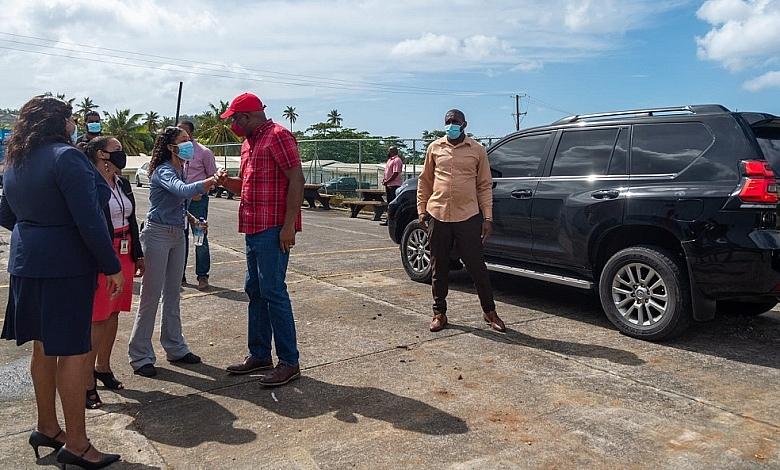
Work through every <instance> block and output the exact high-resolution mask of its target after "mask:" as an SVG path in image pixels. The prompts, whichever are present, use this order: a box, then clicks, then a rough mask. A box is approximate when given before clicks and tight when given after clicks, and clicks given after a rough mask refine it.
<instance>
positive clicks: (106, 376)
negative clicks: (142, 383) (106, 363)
mask: <svg viewBox="0 0 780 470" xmlns="http://www.w3.org/2000/svg"><path fill="white" fill-rule="evenodd" d="M95 380H100V381H101V382H103V386H104V387H106V388H107V389H109V390H122V389H124V388H125V385H124V384H123V383H122V382H120V381H118V380H117V379H116V377H115V376H114V373H113V372H98V371H95Z"/></svg>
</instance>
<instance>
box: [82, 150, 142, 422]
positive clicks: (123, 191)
mask: <svg viewBox="0 0 780 470" xmlns="http://www.w3.org/2000/svg"><path fill="white" fill-rule="evenodd" d="M84 151H85V153H86V154H87V157H89V159H90V160H92V162H93V163H94V164H95V166H96V167H97V169H98V172H99V173H100V174H101V175H102V176H103V178H104V179H105V180H106V183H108V186H109V187H110V188H111V198H110V199H109V202H108V204H107V205H106V206H105V207H104V212H105V216H106V223H107V224H108V228H109V232H111V233H113V240H114V250H115V251H116V254H117V256H118V257H119V261H120V263H121V265H122V274H123V275H124V276H125V279H128V280H130V279H133V277H134V276H136V277H140V276H143V273H144V258H143V252H142V248H141V242H140V240H139V237H138V222H137V221H136V218H135V198H134V197H133V190H132V186H131V184H130V181H128V180H127V179H126V178H123V177H122V176H119V175H120V174H121V170H122V169H123V168H124V167H125V164H126V163H127V156H126V155H125V152H124V151H122V144H121V143H120V142H119V141H118V140H117V139H115V138H114V137H111V136H101V137H96V138H94V139H92V140H91V141H90V142H89V143H88V144H87V145H86V147H85V149H84ZM105 283H106V278H105V276H104V275H102V274H100V275H98V288H97V290H96V291H95V301H94V307H93V310H92V352H91V353H90V354H91V360H90V361H89V362H88V363H89V364H94V369H92V368H90V369H88V377H87V401H86V406H87V408H89V409H95V408H99V407H100V406H101V405H102V404H103V403H102V402H101V401H100V396H99V395H98V393H97V380H99V381H101V382H102V383H103V385H104V386H105V387H106V388H108V389H111V390H120V389H122V388H124V386H123V385H122V382H120V381H118V380H117V379H116V377H115V376H114V373H113V372H112V371H111V350H112V349H113V347H114V342H115V341H116V332H117V327H118V324H119V318H118V316H119V312H129V311H130V306H131V304H132V302H133V289H132V287H131V286H132V284H130V283H129V282H128V284H130V285H129V286H128V288H127V289H125V290H124V291H123V292H122V293H121V294H120V295H117V296H116V297H111V296H110V295H109V294H108V292H107V290H106V289H103V288H102V286H104V285H105Z"/></svg>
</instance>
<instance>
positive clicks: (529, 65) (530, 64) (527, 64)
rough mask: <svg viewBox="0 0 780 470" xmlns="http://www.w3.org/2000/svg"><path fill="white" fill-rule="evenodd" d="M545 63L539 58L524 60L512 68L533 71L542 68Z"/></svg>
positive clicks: (517, 70) (519, 70) (513, 69)
mask: <svg viewBox="0 0 780 470" xmlns="http://www.w3.org/2000/svg"><path fill="white" fill-rule="evenodd" d="M542 67H544V64H542V62H540V61H538V60H522V61H520V63H518V64H517V65H515V66H514V67H512V68H511V70H512V71H515V72H533V71H535V70H541V68H542Z"/></svg>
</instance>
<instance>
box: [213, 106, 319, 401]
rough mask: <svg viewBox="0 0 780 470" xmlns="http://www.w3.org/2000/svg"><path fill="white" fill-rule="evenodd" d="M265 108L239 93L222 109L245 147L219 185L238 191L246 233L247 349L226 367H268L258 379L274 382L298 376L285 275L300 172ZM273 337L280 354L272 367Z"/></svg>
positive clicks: (286, 137)
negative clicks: (236, 169) (236, 168)
mask: <svg viewBox="0 0 780 470" xmlns="http://www.w3.org/2000/svg"><path fill="white" fill-rule="evenodd" d="M264 109H265V106H264V105H263V103H262V102H261V101H260V99H259V98H258V97H257V96H255V95H253V94H251V93H244V94H242V95H239V96H237V97H236V98H235V99H233V101H232V102H231V103H230V107H229V108H228V110H227V111H225V112H224V113H222V116H221V117H222V119H228V118H232V120H233V122H232V125H231V129H232V130H233V132H235V133H236V135H238V136H245V137H246V139H247V142H249V148H248V151H246V152H244V151H242V152H241V171H240V173H239V176H238V178H230V177H228V176H227V173H225V172H222V173H221V174H220V183H219V184H221V185H222V186H224V187H225V188H226V189H227V190H228V191H232V192H234V193H238V192H240V193H241V204H240V205H239V207H238V231H239V232H241V233H244V234H246V262H247V275H246V285H245V290H246V293H247V295H248V296H249V334H248V343H249V355H248V356H246V358H245V359H244V361H243V362H240V363H238V364H234V365H231V366H229V367H228V368H227V370H228V372H230V373H233V374H248V373H250V372H255V371H260V370H271V371H270V372H269V373H268V374H267V375H264V376H263V377H262V378H261V379H260V383H261V384H262V385H265V386H269V387H273V386H278V385H284V384H286V383H287V382H289V381H291V380H294V379H297V378H298V377H300V375H301V372H300V367H299V365H298V345H297V340H296V335H295V322H294V320H293V311H292V304H291V303H290V296H289V294H288V293H287V285H286V284H285V277H286V275H287V263H288V261H289V259H290V249H291V248H292V247H293V246H295V234H296V232H300V231H301V202H302V201H303V184H304V177H303V171H302V169H301V158H300V156H299V155H298V143H297V142H296V141H295V137H293V135H292V133H290V131H288V130H287V129H285V128H284V127H282V126H280V125H279V124H277V123H275V122H273V121H272V120H270V119H268V118H267V117H266V116H265V111H264ZM245 147H246V144H245V145H244V147H243V148H242V150H243V149H244V148H245ZM272 338H273V341H274V344H275V345H276V354H277V356H278V358H279V361H278V364H277V365H276V367H274V363H273V358H272V357H271V339H272Z"/></svg>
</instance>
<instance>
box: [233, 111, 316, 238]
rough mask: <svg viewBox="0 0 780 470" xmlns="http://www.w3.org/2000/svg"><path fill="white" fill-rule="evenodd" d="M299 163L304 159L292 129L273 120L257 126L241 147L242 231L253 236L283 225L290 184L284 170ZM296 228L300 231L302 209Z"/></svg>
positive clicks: (239, 223)
mask: <svg viewBox="0 0 780 470" xmlns="http://www.w3.org/2000/svg"><path fill="white" fill-rule="evenodd" d="M247 142H249V144H247ZM296 166H301V158H300V156H299V155H298V142H296V141H295V137H293V135H292V133H291V132H290V131H288V130H287V129H285V128H284V127H282V126H281V125H279V124H276V123H275V122H273V121H271V120H270V119H269V120H268V122H266V123H265V124H263V125H262V126H260V127H258V128H257V129H255V131H254V132H253V133H252V135H251V136H250V137H249V138H248V139H247V140H246V141H245V142H244V145H243V146H242V147H241V173H240V178H241V204H240V205H239V208H238V231H239V232H241V233H245V234H247V235H252V234H254V233H258V232H262V231H263V230H267V229H269V228H271V227H278V226H280V225H284V215H285V212H286V210H287V189H288V187H289V181H288V179H287V176H286V175H285V174H284V172H285V171H286V170H289V169H290V168H295V167H296ZM295 231H296V232H300V231H301V212H300V210H299V211H298V216H297V217H296V219H295Z"/></svg>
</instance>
